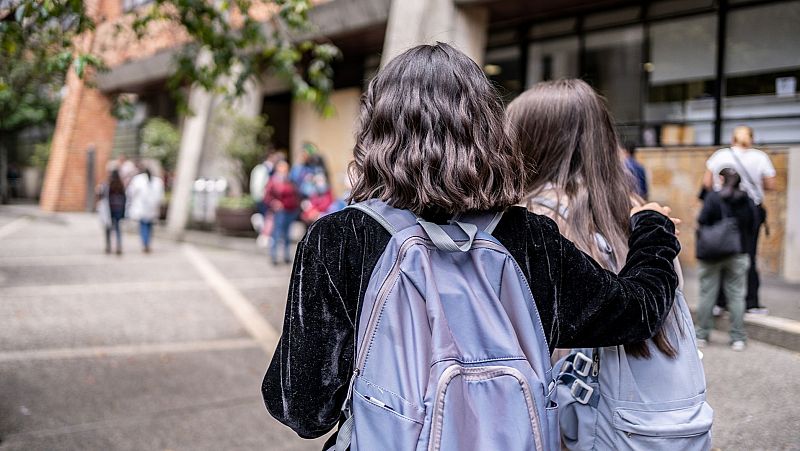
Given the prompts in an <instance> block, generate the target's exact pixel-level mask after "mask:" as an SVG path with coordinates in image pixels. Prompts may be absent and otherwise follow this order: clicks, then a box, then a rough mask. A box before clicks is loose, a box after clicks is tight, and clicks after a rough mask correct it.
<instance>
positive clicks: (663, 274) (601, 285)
mask: <svg viewBox="0 0 800 451" xmlns="http://www.w3.org/2000/svg"><path fill="white" fill-rule="evenodd" d="M546 221H547V223H548V224H549V227H550V228H551V232H555V233H557V227H556V225H555V223H554V222H553V221H551V220H549V219H547V220H546ZM631 229H632V231H631V236H630V239H629V242H628V245H629V251H628V256H627V260H626V263H625V266H624V267H623V268H622V270H621V271H620V273H619V274H614V273H613V272H611V271H608V270H605V269H603V268H602V267H601V266H600V265H599V264H598V263H597V262H595V261H594V260H593V259H592V258H591V257H589V256H588V255H587V254H585V253H583V252H581V251H580V250H578V249H577V248H576V247H575V245H574V244H573V243H572V242H570V241H569V240H567V239H566V238H564V237H563V236H561V235H560V234H558V236H557V237H556V238H555V239H551V240H550V242H549V243H548V244H547V246H551V247H555V248H556V249H555V250H556V252H552V251H551V252H550V254H552V255H557V256H558V257H559V260H560V261H559V262H558V266H559V267H560V268H561V274H558V275H557V277H555V278H554V280H553V282H554V284H555V290H556V293H558V294H557V298H556V302H557V303H558V305H557V306H556V308H555V312H554V318H553V323H552V325H551V340H552V343H554V344H555V346H556V347H561V348H576V347H599V346H614V345H620V344H627V343H633V342H637V341H641V340H644V339H648V338H652V337H653V336H654V335H655V333H656V331H657V330H658V329H659V327H661V324H662V322H663V319H664V318H665V317H666V315H667V313H668V312H669V310H670V308H672V303H673V300H674V294H675V289H676V288H677V285H678V276H677V274H676V273H675V268H674V266H673V262H672V261H673V259H674V258H675V257H676V256H677V255H678V252H679V251H680V244H679V243H678V240H677V238H676V237H675V227H674V225H673V223H672V221H670V220H669V218H667V217H665V216H663V215H661V214H658V213H655V212H650V211H646V212H640V213H638V214H636V215H634V216H633V217H632V218H631Z"/></svg>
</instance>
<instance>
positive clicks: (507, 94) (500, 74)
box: [483, 46, 523, 103]
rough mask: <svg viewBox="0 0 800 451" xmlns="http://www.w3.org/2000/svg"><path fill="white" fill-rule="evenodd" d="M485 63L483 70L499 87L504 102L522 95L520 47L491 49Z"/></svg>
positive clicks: (487, 53)
mask: <svg viewBox="0 0 800 451" xmlns="http://www.w3.org/2000/svg"><path fill="white" fill-rule="evenodd" d="M485 61H486V63H485V64H484V66H483V70H484V72H486V75H487V76H488V77H489V80H491V81H492V83H494V85H495V87H497V90H498V92H499V93H500V95H501V97H502V98H503V101H505V102H506V103H507V102H510V101H511V100H512V99H514V97H516V96H518V95H520V94H521V93H522V90H523V87H522V83H520V77H521V73H520V67H521V64H520V52H519V47H517V46H514V47H501V48H497V49H491V50H489V51H488V52H486V59H485Z"/></svg>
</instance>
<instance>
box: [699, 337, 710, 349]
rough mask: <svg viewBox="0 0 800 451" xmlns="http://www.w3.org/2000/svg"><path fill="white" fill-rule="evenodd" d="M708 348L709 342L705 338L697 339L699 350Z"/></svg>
mask: <svg viewBox="0 0 800 451" xmlns="http://www.w3.org/2000/svg"><path fill="white" fill-rule="evenodd" d="M706 346H708V340H706V339H705V338H698V339H697V347H698V348H705V347H706Z"/></svg>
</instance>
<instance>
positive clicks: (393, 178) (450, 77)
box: [350, 43, 526, 215]
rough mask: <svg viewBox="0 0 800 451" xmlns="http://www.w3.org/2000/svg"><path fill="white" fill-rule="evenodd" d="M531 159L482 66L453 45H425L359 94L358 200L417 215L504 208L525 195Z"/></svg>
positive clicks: (354, 172) (354, 166)
mask: <svg viewBox="0 0 800 451" xmlns="http://www.w3.org/2000/svg"><path fill="white" fill-rule="evenodd" d="M523 165H524V161H523V158H522V155H521V154H520V153H519V152H518V150H517V149H515V147H514V146H513V139H511V137H510V136H509V135H508V133H506V130H505V129H504V112H503V105H502V103H501V102H500V98H499V97H498V95H497V93H496V92H495V90H494V88H493V87H492V85H491V84H490V82H489V80H488V79H487V78H486V76H485V75H484V73H483V71H482V70H481V68H480V67H478V65H477V64H475V62H474V61H472V60H471V59H470V58H469V57H467V56H466V55H464V54H463V53H461V52H460V51H458V50H456V49H454V48H453V47H451V46H449V45H447V44H443V43H437V44H436V45H420V46H417V47H414V48H411V49H410V50H407V51H406V52H404V53H403V54H401V55H399V56H397V57H396V58H394V59H393V60H392V61H390V62H389V64H387V65H386V67H385V68H384V69H382V70H381V71H380V72H379V73H378V74H377V75H376V76H375V78H374V79H373V80H372V81H371V82H370V83H369V86H368V87H367V90H366V92H365V93H364V94H363V96H362V98H361V114H360V118H359V124H358V129H357V133H356V144H355V148H354V150H353V161H352V163H350V178H351V181H352V183H353V190H352V193H351V195H350V201H351V202H360V201H363V200H367V199H371V198H379V199H382V200H384V201H386V202H387V203H389V204H391V205H392V206H394V207H396V208H404V209H408V210H411V211H413V212H414V213H416V214H418V215H420V214H422V213H423V212H437V213H448V214H456V213H461V212H465V211H471V210H497V209H502V208H506V207H508V206H511V205H514V204H516V203H518V202H519V201H520V200H521V199H522V197H523V195H524V192H525V179H524V173H525V172H526V171H523V170H522V167H523Z"/></svg>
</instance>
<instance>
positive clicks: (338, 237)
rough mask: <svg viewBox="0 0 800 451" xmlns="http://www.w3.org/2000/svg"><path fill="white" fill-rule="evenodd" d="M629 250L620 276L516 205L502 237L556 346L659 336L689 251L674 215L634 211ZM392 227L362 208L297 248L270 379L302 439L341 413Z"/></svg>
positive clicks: (269, 399)
mask: <svg viewBox="0 0 800 451" xmlns="http://www.w3.org/2000/svg"><path fill="white" fill-rule="evenodd" d="M631 227H632V233H631V237H630V241H629V246H630V251H629V254H628V260H627V263H626V265H625V267H624V268H623V269H622V271H620V273H619V275H617V274H614V273H612V272H609V271H606V270H604V269H602V268H601V267H600V266H599V265H598V264H597V263H596V262H595V261H594V260H592V259H591V257H589V256H587V255H586V254H584V253H583V252H581V251H579V250H578V249H577V248H575V246H574V245H573V244H572V243H571V242H570V241H568V240H567V239H566V238H564V237H563V236H562V235H561V234H559V232H558V227H557V226H556V224H555V223H554V222H553V221H552V220H550V219H549V218H546V217H544V216H539V215H535V214H533V213H529V212H528V211H527V210H525V209H523V208H521V207H513V208H510V209H509V210H508V211H507V212H506V213H505V214H504V215H503V218H502V220H501V221H500V223H499V224H498V226H497V228H496V229H495V232H494V233H493V235H494V236H495V237H496V238H497V239H498V240H499V241H500V243H502V244H503V246H505V247H506V248H507V249H508V250H509V252H510V253H511V255H512V256H513V257H514V259H515V260H516V261H517V263H518V264H519V266H520V268H521V270H522V272H523V273H524V274H525V277H526V278H527V280H528V282H529V285H530V287H531V291H532V292H533V298H534V300H535V302H536V306H537V308H538V310H539V315H540V316H541V320H542V325H543V326H544V330H545V333H546V334H547V335H548V342H549V346H550V350H551V351H552V350H553V348H555V347H559V348H572V347H595V346H613V345H619V344H626V343H631V342H636V341H640V340H644V339H647V338H651V337H652V336H653V335H654V334H655V332H656V331H657V330H658V328H659V327H660V326H661V322H662V319H663V318H664V317H665V316H666V312H668V311H669V309H670V308H671V307H672V301H673V295H674V292H675V288H676V287H677V284H678V278H677V275H676V274H675V270H674V268H673V265H672V261H673V259H674V258H675V256H676V255H677V254H678V252H679V250H680V245H679V244H678V240H677V239H676V237H675V234H674V232H675V229H674V226H673V224H672V222H671V221H670V220H669V219H668V218H666V217H665V216H663V215H661V214H658V213H656V212H652V211H646V212H640V213H638V214H636V215H634V216H633V218H631ZM389 239H390V235H389V233H388V232H387V231H386V230H385V229H384V228H383V227H381V225H380V224H378V223H377V222H376V221H375V220H374V219H372V218H371V217H369V216H367V215H366V214H365V213H363V212H362V211H360V210H355V209H346V210H344V211H341V212H338V213H334V214H331V215H329V216H325V217H323V218H322V219H320V220H319V221H317V222H316V223H314V224H313V225H312V226H311V227H310V228H309V230H308V233H307V234H306V236H305V238H303V240H302V241H301V242H300V244H299V245H298V248H297V255H296V258H295V262H294V270H293V272H292V279H291V285H290V287H289V299H288V301H287V304H286V316H285V321H284V325H283V335H282V336H281V340H280V343H279V344H278V348H277V349H276V351H275V355H274V356H273V358H272V363H271V364H270V366H269V369H268V370H267V374H266V376H265V377H264V382H263V385H262V394H263V396H264V401H265V403H266V405H267V409H268V410H269V412H270V413H271V414H272V415H273V416H274V417H275V418H276V419H278V420H279V421H280V422H282V423H284V424H285V425H287V426H289V427H290V428H292V429H293V430H294V431H295V432H297V434H298V435H299V436H300V437H304V438H315V437H319V436H321V435H323V434H325V433H326V432H328V431H329V430H330V429H331V428H332V427H333V426H334V425H335V424H336V423H337V421H338V420H339V414H340V409H341V407H342V403H343V402H344V398H345V397H346V393H347V388H348V383H349V381H350V377H351V375H352V372H353V358H354V355H353V346H354V342H353V341H354V337H356V335H355V332H356V331H355V327H356V324H357V323H358V312H359V307H360V305H361V303H362V298H363V296H364V294H365V292H366V289H367V283H368V282H369V278H370V276H371V275H372V270H373V268H374V267H375V265H376V264H377V261H378V259H379V257H380V256H381V254H382V253H383V251H384V248H385V247H386V244H387V243H388V242H389Z"/></svg>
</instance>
